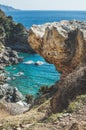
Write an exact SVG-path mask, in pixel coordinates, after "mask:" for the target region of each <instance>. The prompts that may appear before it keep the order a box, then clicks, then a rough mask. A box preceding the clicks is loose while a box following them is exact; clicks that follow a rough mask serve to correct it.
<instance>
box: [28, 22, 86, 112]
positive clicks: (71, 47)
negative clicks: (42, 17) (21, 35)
mask: <svg viewBox="0 0 86 130" xmlns="http://www.w3.org/2000/svg"><path fill="white" fill-rule="evenodd" d="M28 41H29V43H30V45H31V47H32V48H33V49H34V50H35V51H36V52H37V53H39V54H40V55H41V56H43V57H44V58H45V60H46V61H48V62H49V63H51V64H54V65H55V67H56V69H57V70H58V71H59V72H60V73H61V74H62V75H61V80H60V81H59V83H57V84H56V85H55V86H56V87H57V88H58V91H57V92H56V94H55V95H54V96H53V98H52V99H51V110H52V112H53V113H56V112H58V111H62V110H63V109H65V108H67V106H68V104H69V102H70V101H72V100H73V99H75V98H76V96H77V95H80V94H86V67H85V66H86V22H80V21H75V20H73V21H61V22H59V23H58V22H55V23H47V24H44V25H38V26H36V25H34V26H32V27H31V29H30V31H29V37H28Z"/></svg>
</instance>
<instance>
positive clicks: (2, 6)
mask: <svg viewBox="0 0 86 130" xmlns="http://www.w3.org/2000/svg"><path fill="white" fill-rule="evenodd" d="M0 9H1V10H3V11H4V12H8V11H20V10H18V9H15V8H13V7H11V6H7V5H1V4H0Z"/></svg>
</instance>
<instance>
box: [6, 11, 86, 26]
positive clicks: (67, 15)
mask: <svg viewBox="0 0 86 130" xmlns="http://www.w3.org/2000/svg"><path fill="white" fill-rule="evenodd" d="M7 15H12V16H13V18H14V20H15V21H16V22H20V23H23V25H24V26H25V27H27V28H30V27H31V26H32V25H33V24H43V23H46V22H54V21H61V20H73V19H76V20H86V11H21V12H7Z"/></svg>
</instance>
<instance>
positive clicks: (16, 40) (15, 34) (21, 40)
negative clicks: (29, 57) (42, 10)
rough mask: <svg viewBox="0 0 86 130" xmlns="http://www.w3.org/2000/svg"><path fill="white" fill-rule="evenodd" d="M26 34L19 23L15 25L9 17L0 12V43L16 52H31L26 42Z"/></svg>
mask: <svg viewBox="0 0 86 130" xmlns="http://www.w3.org/2000/svg"><path fill="white" fill-rule="evenodd" d="M27 39H28V32H27V30H26V29H25V27H24V26H23V25H22V24H21V23H15V22H14V21H13V19H12V17H11V16H6V15H5V13H4V12H3V11H2V10H0V43H2V44H3V45H5V46H6V47H10V48H12V49H15V50H18V51H28V52H31V51H32V49H31V47H30V45H29V44H28V42H27Z"/></svg>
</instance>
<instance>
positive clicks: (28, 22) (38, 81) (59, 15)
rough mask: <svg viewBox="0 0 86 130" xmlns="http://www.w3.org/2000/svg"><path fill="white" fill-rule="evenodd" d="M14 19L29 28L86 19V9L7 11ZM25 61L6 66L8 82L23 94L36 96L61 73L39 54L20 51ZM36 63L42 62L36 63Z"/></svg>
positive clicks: (55, 80) (53, 82) (56, 79)
mask: <svg viewBox="0 0 86 130" xmlns="http://www.w3.org/2000/svg"><path fill="white" fill-rule="evenodd" d="M6 14H7V15H10V16H12V17H13V20H14V21H15V22H18V23H22V24H23V25H24V26H25V27H26V28H27V29H29V28H30V27H31V26H32V25H33V24H36V25H39V24H44V23H46V22H48V23H49V22H59V21H61V20H80V21H86V11H18V12H17V11H16V12H6ZM19 56H20V57H23V59H24V61H23V62H22V63H19V64H17V65H13V66H9V67H6V71H7V76H8V80H7V82H8V84H9V85H10V86H12V87H17V88H18V89H19V91H20V92H22V94H24V95H26V94H32V95H33V96H36V95H37V93H38V91H39V89H40V87H42V86H48V87H50V86H51V85H53V84H55V82H57V81H59V80H60V76H61V74H60V73H59V72H58V71H57V70H56V68H55V66H54V65H53V64H49V63H47V62H46V61H45V60H44V59H43V58H42V57H41V56H39V55H38V54H29V53H19ZM35 63H40V65H38V66H37V65H36V64H35Z"/></svg>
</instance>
